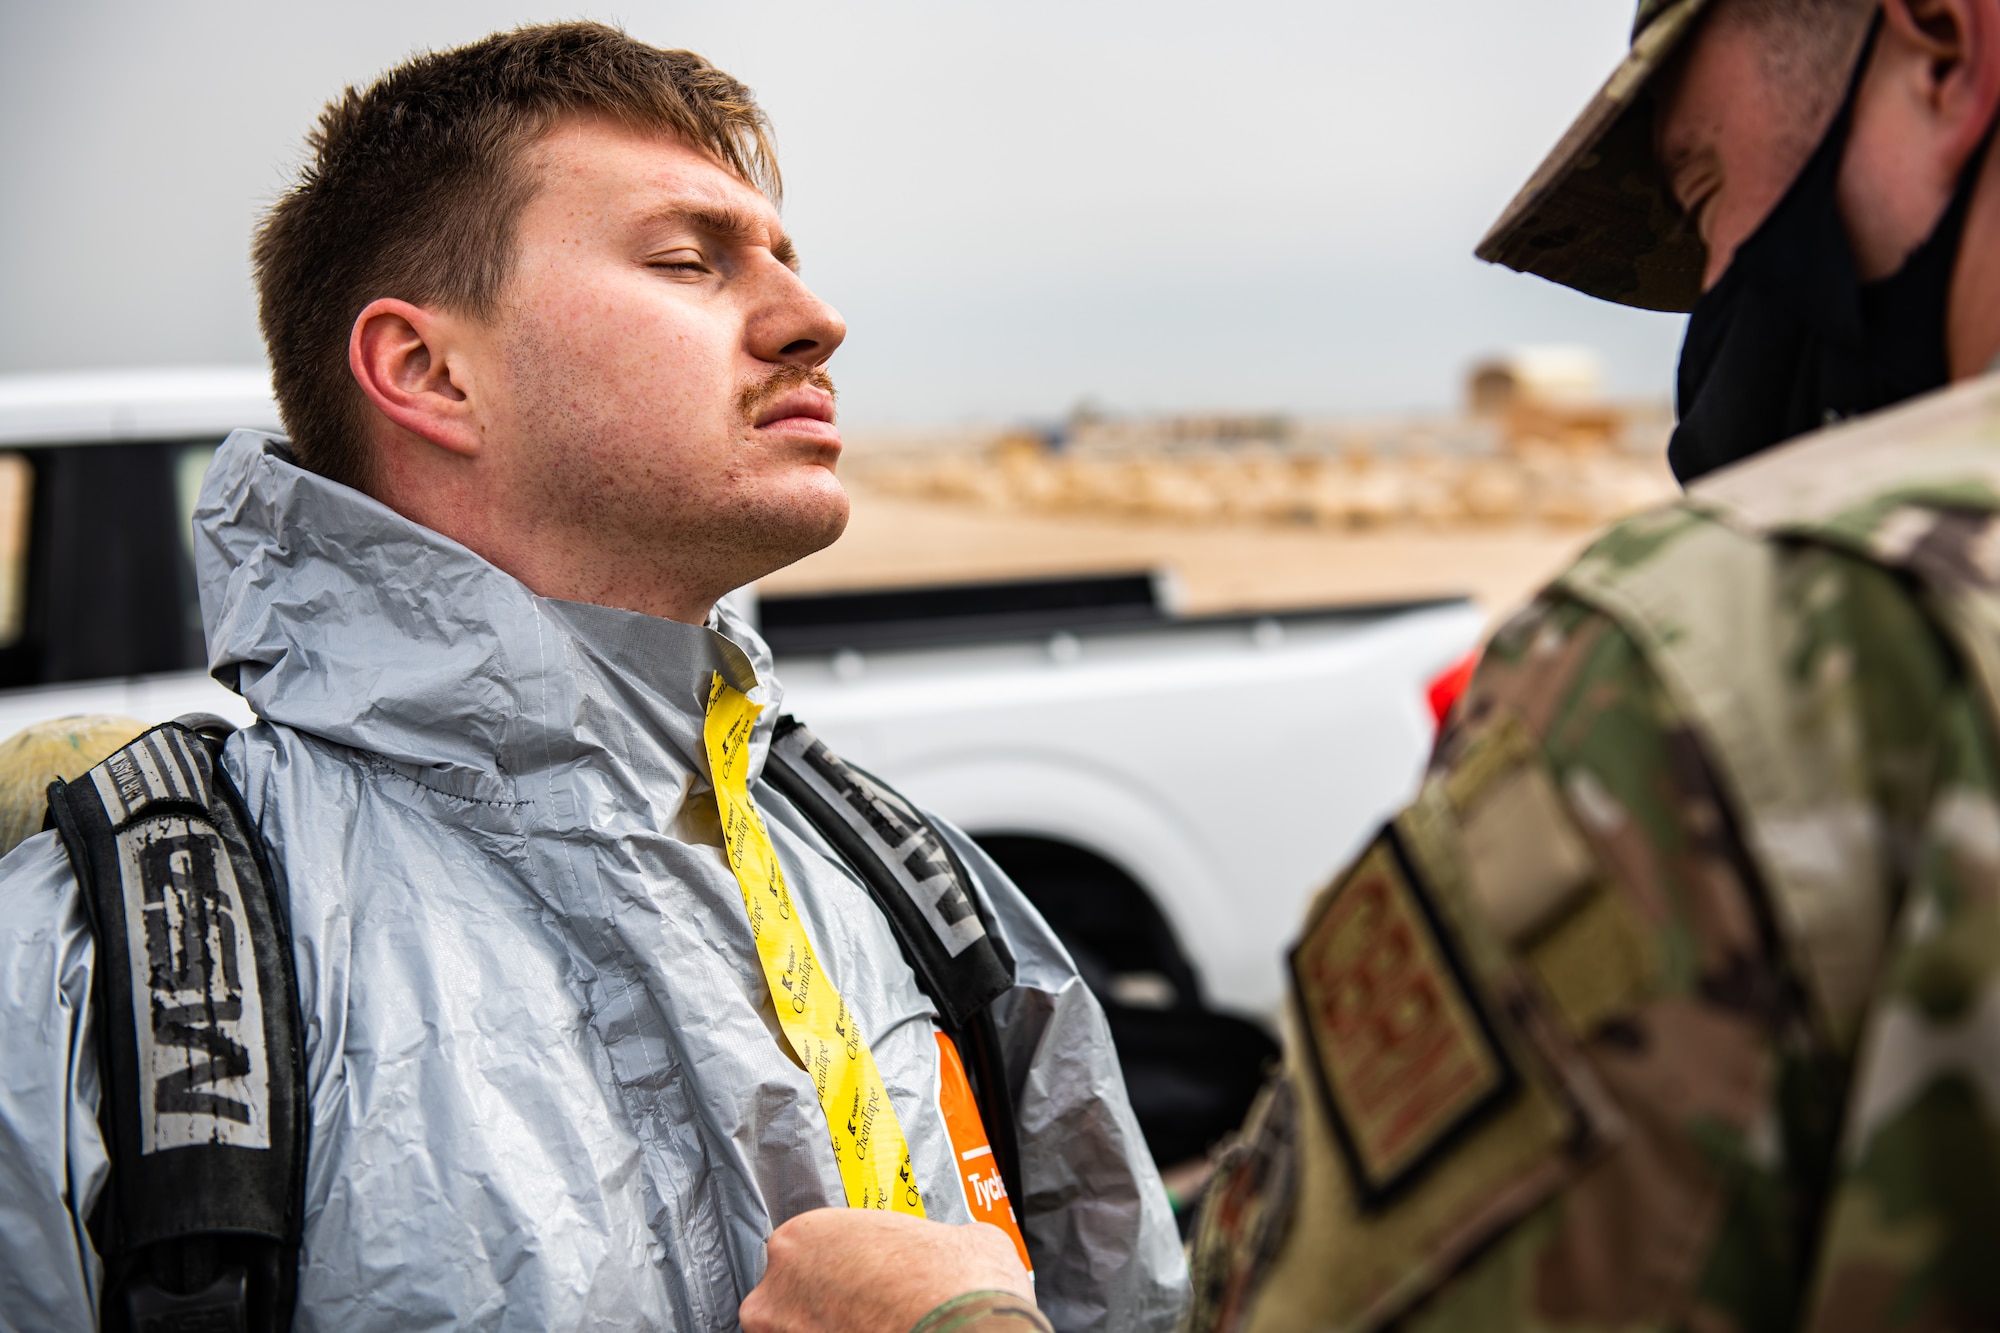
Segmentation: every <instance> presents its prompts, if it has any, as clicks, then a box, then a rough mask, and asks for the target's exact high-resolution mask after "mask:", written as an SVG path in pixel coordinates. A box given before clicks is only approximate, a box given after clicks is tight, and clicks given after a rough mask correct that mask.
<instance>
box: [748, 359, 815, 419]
mask: <svg viewBox="0 0 2000 1333" xmlns="http://www.w3.org/2000/svg"><path fill="white" fill-rule="evenodd" d="M805 384H810V385H812V386H813V387H814V388H815V389H819V390H822V391H823V392H824V393H825V394H826V395H827V397H829V398H836V399H837V398H838V397H839V392H838V390H836V389H835V388H834V387H833V376H831V375H829V374H827V373H826V372H825V371H824V370H822V369H820V368H819V367H817V366H779V367H778V368H777V369H776V370H774V371H772V372H771V373H770V374H768V375H766V376H765V377H764V378H763V379H761V380H758V381H757V382H756V383H755V384H746V385H745V386H743V391H742V392H741V393H739V394H737V395H736V411H737V414H738V415H739V416H741V417H742V418H743V420H744V422H745V423H746V424H749V425H754V424H756V421H757V414H758V413H759V412H762V411H763V410H764V409H765V408H766V407H767V406H769V405H770V404H771V403H773V402H775V401H777V400H778V399H780V398H782V397H784V396H785V395H786V394H788V393H790V392H791V391H792V390H794V389H796V388H798V387H799V386H801V385H805Z"/></svg>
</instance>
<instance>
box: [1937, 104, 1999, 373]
mask: <svg viewBox="0 0 2000 1333" xmlns="http://www.w3.org/2000/svg"><path fill="white" fill-rule="evenodd" d="M1945 348H1946V351H1947V353H1948V355H1949V357H1950V360H1951V377H1952V379H1954V380H1962V379H1969V378H1971V377H1972V376H1974V375H1983V374H1985V373H1986V371H1987V370H1988V369H1990V368H1991V367H1992V366H1993V362H1994V359H1995V358H1996V357H2000V135H1996V136H1995V137H1994V142H1993V143H1991V144H1989V145H1988V146H1987V149H1986V162H1985V165H1984V166H1982V167H1981V168H1980V172H1979V183H1978V184H1977V185H1976V186H1974V187H1973V194H1972V203H1971V206H1970V208H1969V210H1968V211H1967V213H1966V215H1965V234H1964V236H1963V237H1961V238H1960V240H1959V244H1958V262H1957V265H1956V266H1955V267H1954V268H1953V270H1952V275H1951V303H1950V307H1949V309H1948V311H1947V312H1946V315H1945Z"/></svg>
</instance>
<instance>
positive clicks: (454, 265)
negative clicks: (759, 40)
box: [251, 23, 782, 486]
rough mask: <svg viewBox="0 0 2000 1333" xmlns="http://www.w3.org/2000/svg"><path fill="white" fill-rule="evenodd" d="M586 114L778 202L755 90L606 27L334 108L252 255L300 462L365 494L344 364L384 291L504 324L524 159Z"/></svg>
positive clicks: (499, 44)
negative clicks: (711, 162)
mask: <svg viewBox="0 0 2000 1333" xmlns="http://www.w3.org/2000/svg"><path fill="white" fill-rule="evenodd" d="M589 115H599V116H605V117H608V118H610V119H613V120H617V121H620V122H623V123H625V124H628V125H631V126H634V127H636V128H640V129H645V130H651V131H659V132H661V133H666V134H671V135H674V136H675V137H677V138H679V139H681V140H683V141H684V142H686V143H689V144H691V145H694V146H695V147H697V148H700V149H703V150H705V151H706V152H708V153H709V154H711V155H712V156H713V157H714V158H715V159H716V161H717V162H718V163H719V164H721V165H722V166H723V167H724V168H726V169H727V170H729V171H731V172H733V173H735V174H736V175H737V176H739V177H741V178H742V179H743V180H745V181H746V182H748V183H750V184H751V185H753V186H755V187H756V188H758V189H760V190H762V191H763V192H764V193H765V194H766V195H768V196H769V197H770V198H771V199H772V200H773V201H774V202H775V201H776V200H777V199H778V198H779V195H780V192H781V189H782V184H781V182H780V180H779V176H778V162H777V156H776V153H775V152H774V151H773V149H772V146H771V136H770V124H769V122H768V121H767V120H766V118H765V116H764V113H763V111H762V110H761V109H760V108H759V107H758V106H757V102H756V99H755V98H754V97H753V96H752V95H751V92H750V90H749V89H748V88H746V87H744V86H743V85H742V84H741V83H738V82H737V81H736V80H735V79H732V78H731V77H729V76H728V75H727V74H724V73H723V72H722V71H721V70H719V69H716V68H715V67H714V66H713V65H711V64H709V63H708V62H707V61H706V60H703V59H702V58H701V57H700V56H698V55H695V54H693V53H692V52H689V51H663V50H661V49H659V48H658V47H653V46H648V45H646V44H645V43H643V42H639V41H635V40H634V39H632V38H630V37H627V36H626V35H625V34H624V33H622V32H620V31H618V30H617V29H616V28H610V27H606V26H605V25H603V24H601V23H557V24H549V25H546V26H541V27H532V28H520V29H517V30H515V31H513V32H503V33H495V34H494V35H493V36H491V37H488V38H486V39H484V40H483V41H478V42H474V43H472V44H471V45H469V46H461V47H458V48H457V49H455V50H450V51H439V52H431V53H428V54H425V55H421V56H417V57H415V58H414V59H412V60H409V61H407V62H405V63H404V64H402V65H399V66H397V67H396V68H395V69H392V70H390V71H389V72H388V73H387V74H384V75H383V76H382V77H381V78H379V79H377V80H376V81H375V82H374V83H373V84H371V85H369V86H368V87H367V88H366V89H364V90H361V91H356V90H355V89H353V88H348V89H347V90H346V91H345V92H344V93H342V95H341V96H340V97H339V98H338V99H337V100H335V101H333V102H330V103H328V104H327V108H326V110H325V111H323V112H322V113H321V114H320V118H319V124H318V126H317V127H316V128H315V129H314V130H313V132H312V134H311V135H310V136H308V139H307V143H308V144H309V145H310V147H311V149H312V161H311V162H310V163H309V164H308V165H307V166H306V168H305V171H304V172H303V173H302V175H301V176H300V178H299V181H298V183H297V184H296V185H295V186H293V187H292V189H291V190H289V191H287V192H286V194H285V195H284V196H283V197H282V198H281V199H279V200H278V202H277V203H276V204H275V205H273V206H272V208H271V211H270V212H269V213H268V214H267V215H266V216H265V218H264V221H263V223H262V224H261V225H260V226H259V227H258V229H257V235H256V241H255V244H254V245H253V247H252V251H251V253H252V257H253V259H254V260H255V264H256V271H257V303H258V320H259V323H261V324H262V326H263V330H264V344H265V347H266V348H267V349H268V350H269V352H270V357H271V377H272V386H273V388H274V389H275V391H276V394H277V399H278V410H279V413H280V414H281V415H282V416H283V418H284V422H285V428H286V429H287V430H288V431H289V432H290V433H291V437H292V448H293V451H294V453H295V455H296V456H297V458H298V460H299V462H300V463H301V464H302V465H304V466H306V467H308V468H311V469H312V470H314V471H316V472H319V473H322V474H323V475H325V476H328V477H331V478H333V479H334V480H335V481H339V482H343V483H345V484H347V485H350V486H362V485H365V483H366V482H367V480H368V475H369V462H370V460H369V455H368V450H367V440H366V430H365V421H366V413H365V408H366V399H365V398H363V396H362V394H361V391H360V388H359V387H358V386H357V385H356V384H355V383H354V379H353V376H352V375H351V374H350V373H349V371H348V365H347V344H348V337H349V335H350V333H351V331H352V329H353V326H354V320H355V317H356V316H357V315H359V314H360V313H361V311H362V309H363V308H365V307H366V306H367V305H368V303H369V302H370V301H374V300H378V299H380V298H382V297H385V296H389V297H396V298H399V299H401V300H405V301H409V302H411V303H412V304H415V305H425V306H436V307H441V308H445V309H450V310H454V311H457V312H460V313H462V314H468V315H471V316H473V317H475V318H488V317H490V316H491V315H492V314H493V313H494V311H495V309H496V307H497V303H498V300H499V297H500V295H501V293H502V290H503V288H504V286H505V284H506V281H507V277H508V275H509V273H510V272H511V271H512V267H513V260H514V253H513V240H514V228H515V224H516V222H517V220H518V219H519V217H520V213H521V210H522V208H523V207H525V206H526V204H527V203H528V201H529V200H530V199H531V198H532V197H533V195H534V192H535V185H536V182H535V180H534V178H533V174H532V172H531V171H529V170H528V169H526V167H525V166H524V164H523V159H524V157H525V154H526V151H527V149H528V148H529V147H530V146H531V145H532V144H533V143H534V142H535V141H537V140H538V139H540V138H541V137H542V136H543V135H545V134H547V133H548V132H549V130H551V129H552V128H554V127H555V125H556V124H557V123H558V122H560V121H562V120H564V119H567V118H571V117H575V116H589Z"/></svg>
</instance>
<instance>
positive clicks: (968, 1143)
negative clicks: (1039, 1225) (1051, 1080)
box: [937, 1032, 1035, 1277]
mask: <svg viewBox="0 0 2000 1333" xmlns="http://www.w3.org/2000/svg"><path fill="white" fill-rule="evenodd" d="M937 1044H938V1105H939V1106H940V1107H941V1108H943V1110H944V1127H945V1129H946V1130H947V1131H948V1132H949V1133H950V1135H951V1150H952V1155H953V1156H954V1157H956V1158H957V1159H958V1183H959V1184H961V1185H963V1186H964V1187H965V1206H966V1207H967V1208H968V1209H970V1210H971V1211H972V1220H973V1221H975V1222H990V1223H992V1224H993V1225H994V1226H996V1227H999V1228H1000V1229H1001V1230H1002V1231H1004V1232H1006V1233H1007V1235H1008V1236H1009V1237H1011V1238H1012V1239H1013V1242H1014V1248H1015V1249H1016V1250H1018V1251H1019V1252H1020V1255H1021V1263H1022V1264H1023V1265H1024V1266H1025V1267H1026V1268H1027V1270H1028V1275H1029V1276H1030V1277H1032V1276H1034V1272H1035V1266H1034V1264H1033V1263H1031V1262H1030V1261H1029V1259H1028V1245H1027V1242H1026V1241H1024V1240H1022V1239H1021V1224H1020V1222H1019V1221H1018V1220H1017V1219H1016V1218H1015V1216H1014V1205H1013V1203H1012V1202H1011V1201H1010V1200H1009V1199H1008V1198H1007V1186H1006V1185H1005V1184H1004V1183H1003V1182H1002V1181H1001V1179H1000V1165H999V1163H997V1162H996V1161H994V1160H993V1145H992V1143H991V1142H989V1141H988V1140H987V1138H986V1122H985V1121H984V1120H981V1119H980V1118H979V1103H978V1102H976V1101H974V1100H973V1097H972V1084H971V1083H970V1082H969V1081H967V1079H966V1077H965V1066H964V1065H963V1064H962V1063H960V1061H959V1058H958V1047H957V1046H955V1045H953V1044H952V1040H951V1038H950V1037H947V1036H945V1035H944V1033H942V1032H940V1033H938V1034H937Z"/></svg>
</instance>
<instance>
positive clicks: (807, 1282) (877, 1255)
mask: <svg viewBox="0 0 2000 1333" xmlns="http://www.w3.org/2000/svg"><path fill="white" fill-rule="evenodd" d="M969 1291H1011V1292H1013V1293H1015V1294H1016V1295H1018V1296H1020V1297H1022V1298H1024V1299H1025V1300H1026V1301H1028V1302H1029V1303H1030V1304H1033V1302H1034V1286H1033V1285H1032V1284H1031V1283H1030V1282H1029V1280H1028V1270H1027V1269H1025V1268H1023V1267H1022V1266H1021V1260H1020V1256H1019V1255H1017V1254H1016V1253H1015V1251H1014V1242H1013V1241H1012V1240H1010V1239H1009V1238H1008V1236H1007V1233H1006V1232H1004V1231H1002V1230H1001V1229H1000V1228H998V1227H994V1226H988V1225H986V1224H985V1223H984V1222H973V1223H970V1224H968V1225H966V1226H948V1225H946V1224H945V1223H942V1222H926V1221H924V1220H923V1219H922V1218H917V1217H909V1216H906V1215H904V1214H901V1213H886V1212H878V1211H875V1210H873V1209H864V1208H820V1209H817V1210H815V1211H813V1212H810V1213H801V1214H799V1215H798V1216H797V1217H795V1218H793V1219H792V1220H791V1221H789V1222H787V1223H785V1224H784V1225H783V1226H781V1227H779V1228H778V1229H777V1230H776V1231H774V1232H772V1233H771V1245H770V1250H769V1261H768V1264H767V1266H766V1267H765V1269H764V1280H763V1281H762V1282H760V1283H758V1284H757V1289H756V1290H755V1291H753V1292H751V1293H750V1295H749V1298H748V1299H746V1300H745V1301H744V1302H743V1308H742V1310H741V1311H740V1312H739V1318H741V1319H742V1321H743V1329H744V1333H907V1331H908V1330H909V1329H911V1328H914V1327H915V1326H916V1323H917V1321H918V1320H920V1319H922V1318H923V1317H924V1316H925V1315H927V1314H929V1313H930V1312H931V1311H932V1310H933V1309H935V1308H936V1307H937V1306H939V1305H941V1304H943V1303H944V1302H945V1301H948V1300H950V1299H951V1298H952V1297H954V1296H961V1295H964V1294H965V1293H966V1292H969Z"/></svg>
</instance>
